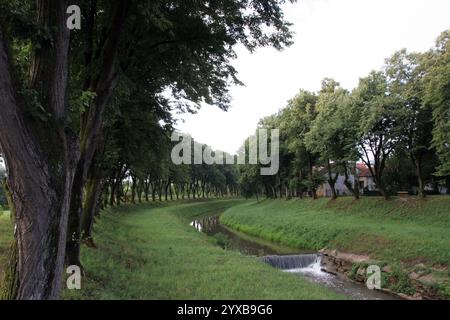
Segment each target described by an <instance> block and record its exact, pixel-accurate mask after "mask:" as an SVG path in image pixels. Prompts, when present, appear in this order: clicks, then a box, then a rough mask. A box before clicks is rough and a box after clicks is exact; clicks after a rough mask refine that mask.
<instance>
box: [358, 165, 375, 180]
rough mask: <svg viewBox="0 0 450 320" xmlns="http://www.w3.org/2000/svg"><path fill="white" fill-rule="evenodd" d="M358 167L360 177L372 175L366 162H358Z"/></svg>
mask: <svg viewBox="0 0 450 320" xmlns="http://www.w3.org/2000/svg"><path fill="white" fill-rule="evenodd" d="M356 169H358V177H371V176H372V174H371V173H370V170H369V168H368V167H367V166H366V165H365V164H364V163H357V164H356Z"/></svg>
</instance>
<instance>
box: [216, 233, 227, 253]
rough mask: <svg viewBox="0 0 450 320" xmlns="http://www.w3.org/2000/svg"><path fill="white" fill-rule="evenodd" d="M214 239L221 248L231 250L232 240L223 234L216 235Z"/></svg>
mask: <svg viewBox="0 0 450 320" xmlns="http://www.w3.org/2000/svg"><path fill="white" fill-rule="evenodd" d="M214 239H215V240H216V244H217V245H218V246H220V247H222V248H223V249H228V248H230V245H231V241H230V239H229V238H228V237H227V236H226V235H225V234H223V233H220V232H219V233H216V234H215V235H214Z"/></svg>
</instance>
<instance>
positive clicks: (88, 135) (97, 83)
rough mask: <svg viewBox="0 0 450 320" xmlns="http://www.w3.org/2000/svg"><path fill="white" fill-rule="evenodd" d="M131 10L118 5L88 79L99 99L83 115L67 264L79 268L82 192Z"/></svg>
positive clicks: (113, 84) (122, 3) (122, 1)
mask: <svg viewBox="0 0 450 320" xmlns="http://www.w3.org/2000/svg"><path fill="white" fill-rule="evenodd" d="M128 7H129V3H128V2H127V1H126V0H120V1H118V2H117V4H116V8H115V13H114V18H113V21H112V24H111V28H110V30H109V34H108V36H107V39H106V41H105V44H104V46H103V48H102V61H101V62H100V64H101V66H100V72H99V74H98V77H96V78H95V79H92V77H91V75H89V80H87V81H86V84H85V86H86V88H87V89H88V90H89V91H91V92H95V93H96V96H95V99H94V101H93V102H92V104H91V105H90V107H89V108H88V110H87V111H86V112H85V113H84V114H83V115H82V120H81V129H80V140H81V155H80V159H79V162H78V165H77V170H76V174H75V178H74V183H73V186H72V198H71V202H70V213H69V230H68V237H67V252H66V255H67V257H66V260H67V263H68V264H71V265H78V266H80V267H81V263H80V242H81V217H82V215H83V207H82V204H83V190H84V186H85V183H86V179H87V174H88V171H89V168H90V166H91V163H92V160H93V157H94V154H95V152H96V150H97V148H98V146H99V143H100V137H101V129H102V115H103V111H104V109H105V107H106V105H107V103H108V101H109V100H110V98H111V96H112V94H113V91H114V90H115V87H116V85H117V80H118V75H117V73H116V71H115V60H116V56H117V50H118V46H119V40H120V35H121V32H122V30H123V27H124V24H125V20H126V16H127V13H128ZM87 45H88V46H89V45H90V44H87ZM88 50H89V49H88ZM87 60H89V59H87ZM117 202H118V204H120V199H117Z"/></svg>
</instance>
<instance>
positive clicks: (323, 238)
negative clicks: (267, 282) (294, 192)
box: [221, 196, 450, 298]
mask: <svg viewBox="0 0 450 320" xmlns="http://www.w3.org/2000/svg"><path fill="white" fill-rule="evenodd" d="M221 222H222V223H223V224H225V225H227V226H229V227H231V228H233V229H236V230H239V231H241V232H244V233H247V234H250V235H253V236H257V237H260V238H263V239H266V240H270V241H274V242H278V243H281V244H284V245H288V246H291V247H297V248H301V249H312V250H321V249H324V248H327V249H329V250H328V252H330V251H332V250H337V251H341V252H346V253H352V254H357V255H360V256H363V257H367V259H366V260H367V261H363V262H358V263H355V264H354V265H353V266H352V270H350V271H349V275H350V276H353V277H356V276H357V273H358V268H359V267H364V265H365V264H367V263H368V262H370V261H374V262H376V263H378V264H380V266H381V267H382V268H383V270H384V271H387V272H386V274H385V277H384V280H385V285H386V286H387V287H389V288H390V289H391V290H393V291H396V292H401V293H405V294H408V295H413V294H414V292H415V291H417V290H416V289H417V286H416V285H415V284H416V281H417V282H418V285H424V286H426V287H427V290H429V291H430V292H431V293H430V294H433V293H434V294H436V295H438V296H441V297H446V298H450V270H449V265H450V197H449V196H436V197H428V198H426V199H424V200H417V199H416V198H405V199H400V198H393V199H391V200H389V201H385V200H384V199H381V198H362V199H360V200H359V201H354V200H353V199H351V198H345V197H344V198H339V199H337V200H335V201H329V200H328V199H319V200H309V199H302V200H291V201H286V200H264V201H260V202H252V203H246V204H242V205H239V206H235V207H232V208H230V209H229V210H227V211H226V212H225V213H224V214H223V215H222V216H221ZM383 274H384V273H383Z"/></svg>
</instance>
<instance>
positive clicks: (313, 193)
mask: <svg viewBox="0 0 450 320" xmlns="http://www.w3.org/2000/svg"><path fill="white" fill-rule="evenodd" d="M308 169H309V170H308V175H309V180H310V183H311V184H313V179H314V172H313V170H314V167H313V160H312V156H311V154H310V153H308ZM310 192H311V197H312V198H313V199H314V200H316V199H317V190H316V188H315V187H311V188H310Z"/></svg>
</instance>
